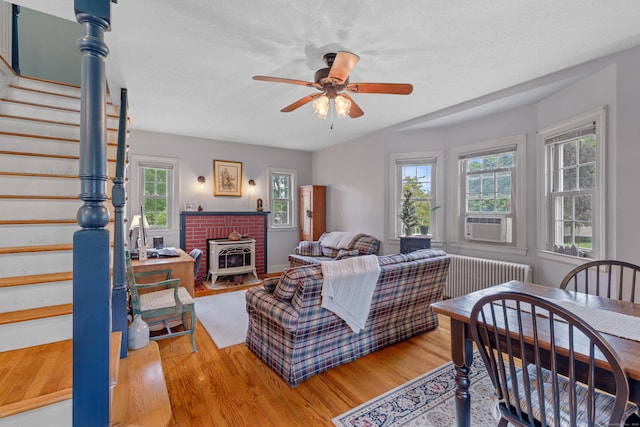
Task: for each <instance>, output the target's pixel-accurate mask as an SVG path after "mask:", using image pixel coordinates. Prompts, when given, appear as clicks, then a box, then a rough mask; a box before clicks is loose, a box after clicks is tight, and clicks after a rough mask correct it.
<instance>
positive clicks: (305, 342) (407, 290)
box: [246, 249, 449, 386]
mask: <svg viewBox="0 0 640 427" xmlns="http://www.w3.org/2000/svg"><path fill="white" fill-rule="evenodd" d="M378 263H379V264H380V275H379V277H378V282H377V284H376V287H375V290H374V293H373V298H372V301H371V309H370V312H369V317H368V318H367V322H366V325H365V328H364V329H363V330H362V331H360V332H359V333H357V334H356V333H354V332H353V331H352V330H351V328H350V327H349V326H348V325H347V324H346V323H345V322H344V320H342V319H341V318H340V317H338V316H337V315H335V314H334V313H333V312H331V311H329V310H326V309H324V308H322V307H321V304H322V296H321V292H322V282H323V277H322V268H321V266H320V265H305V266H299V267H294V268H289V269H287V270H285V271H284V272H283V274H282V276H281V277H279V278H273V279H270V280H269V279H268V280H265V283H264V286H263V287H256V288H252V289H249V290H248V291H247V297H246V298H247V312H248V314H249V327H248V330H247V341H246V344H247V347H248V348H249V349H250V350H251V351H253V352H254V353H255V354H256V355H257V356H258V357H259V358H260V359H261V360H262V361H263V362H264V363H266V364H267V365H269V366H270V367H271V368H272V369H273V370H274V371H276V372H277V373H278V375H280V376H281V377H282V378H284V380H285V381H286V382H287V383H288V384H289V385H291V386H295V385H297V384H299V383H300V382H301V381H303V380H304V379H306V378H308V377H310V376H312V375H315V374H317V373H320V372H323V371H326V370H327V369H330V368H333V367H335V366H339V365H342V364H344V363H347V362H350V361H352V360H355V359H357V358H359V357H361V356H364V355H366V354H368V353H371V352H373V351H375V350H378V349H380V348H383V347H386V346H388V345H390V344H394V343H397V342H400V341H403V340H405V339H407V338H410V337H412V336H414V335H418V334H421V333H423V332H426V331H428V330H431V329H433V328H436V327H437V326H438V318H437V315H436V313H434V312H433V311H432V310H431V303H432V302H435V301H439V300H441V299H442V295H443V291H444V285H445V282H446V278H447V273H448V271H449V257H448V256H447V254H446V253H445V252H443V251H441V250H433V249H426V250H420V251H415V252H412V253H409V254H396V255H387V256H381V257H378Z"/></svg>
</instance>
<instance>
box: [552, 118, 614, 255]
mask: <svg viewBox="0 0 640 427" xmlns="http://www.w3.org/2000/svg"><path fill="white" fill-rule="evenodd" d="M603 120H604V109H603V110H602V111H598V112H596V113H591V114H588V115H586V116H582V117H580V118H577V119H574V120H570V121H568V122H567V123H564V124H561V125H558V126H554V127H552V128H549V129H545V130H542V131H540V145H541V149H542V151H543V152H542V156H543V159H544V160H543V164H544V168H545V170H544V176H546V182H545V183H544V185H543V188H544V194H543V195H542V197H543V199H544V200H545V206H546V207H547V208H546V211H545V212H542V218H544V223H543V224H541V229H542V230H544V232H543V236H544V238H545V239H544V240H543V241H541V242H540V247H541V249H543V250H546V251H551V252H555V253H561V254H564V255H570V256H577V257H588V258H601V257H602V256H603V255H604V227H603V226H602V223H603V221H604V208H603V206H602V205H603V203H601V201H602V200H604V181H603V179H604V173H603V164H604V163H603V161H602V160H600V159H603V158H604V138H603V135H604V134H603V132H602V131H601V128H602V126H603Z"/></svg>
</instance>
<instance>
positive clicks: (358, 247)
mask: <svg viewBox="0 0 640 427" xmlns="http://www.w3.org/2000/svg"><path fill="white" fill-rule="evenodd" d="M326 235H327V233H323V234H322V235H321V236H320V238H319V239H318V240H317V241H314V242H308V241H302V242H300V243H299V244H298V246H297V247H296V249H295V253H294V254H290V255H289V266H290V267H296V266H299V265H312V264H319V263H320V262H322V261H337V260H340V259H343V258H347V257H352V256H359V255H378V251H379V250H380V240H378V239H376V238H375V237H373V236H370V235H368V234H364V233H363V234H358V235H357V236H356V237H355V238H354V239H353V241H352V242H351V246H350V247H349V248H348V249H334V248H330V247H328V246H324V245H323V244H322V240H323V239H324V238H325V236H326Z"/></svg>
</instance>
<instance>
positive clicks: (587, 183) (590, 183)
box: [579, 163, 596, 190]
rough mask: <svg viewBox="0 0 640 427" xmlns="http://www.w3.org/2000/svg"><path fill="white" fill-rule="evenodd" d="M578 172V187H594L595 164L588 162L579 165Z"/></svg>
mask: <svg viewBox="0 0 640 427" xmlns="http://www.w3.org/2000/svg"><path fill="white" fill-rule="evenodd" d="M579 174H580V178H579V179H580V189H581V190H588V189H593V188H595V185H596V165H595V164H593V163H592V164H589V165H585V166H580V168H579Z"/></svg>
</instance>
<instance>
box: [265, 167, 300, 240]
mask: <svg viewBox="0 0 640 427" xmlns="http://www.w3.org/2000/svg"><path fill="white" fill-rule="evenodd" d="M269 175H270V182H271V227H272V228H292V227H296V226H297V223H296V215H295V212H296V210H295V208H296V195H297V191H296V185H297V184H296V180H297V171H295V170H292V169H270V170H269Z"/></svg>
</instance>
